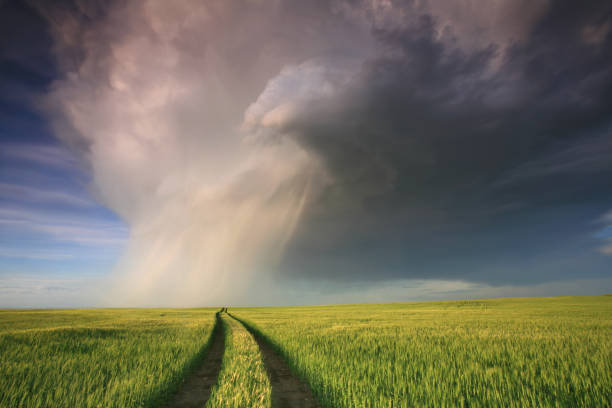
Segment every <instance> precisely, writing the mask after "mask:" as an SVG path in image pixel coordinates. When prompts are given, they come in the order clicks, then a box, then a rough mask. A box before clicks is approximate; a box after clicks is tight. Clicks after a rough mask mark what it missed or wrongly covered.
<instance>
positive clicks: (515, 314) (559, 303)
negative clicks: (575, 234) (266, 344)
mask: <svg viewBox="0 0 612 408" xmlns="http://www.w3.org/2000/svg"><path fill="white" fill-rule="evenodd" d="M232 313H233V314H235V315H237V316H238V317H239V318H241V319H243V320H245V321H246V322H247V323H248V324H249V325H251V326H252V327H254V328H255V329H256V330H258V331H259V332H260V333H261V334H263V335H264V336H266V337H267V338H268V339H269V340H270V342H271V343H273V345H274V346H275V347H276V348H277V349H278V350H279V352H280V353H281V354H283V355H284V356H285V358H286V359H287V361H288V362H289V363H290V365H292V368H293V369H294V371H295V372H296V373H297V374H298V375H299V376H301V377H302V378H304V379H306V380H307V382H308V383H309V384H310V385H311V387H312V388H313V392H314V393H315V394H316V395H317V396H318V398H319V399H320V401H321V403H322V404H323V405H324V406H326V407H345V408H359V407H413V406H417V407H444V406H447V407H455V406H470V407H492V406H495V407H575V406H583V407H609V406H612V298H611V297H606V296H600V297H565V298H543V299H494V300H477V301H461V302H456V301H455V302H431V303H402V304H379V305H355V306H319V307H287V308H258V309H253V308H236V309H232Z"/></svg>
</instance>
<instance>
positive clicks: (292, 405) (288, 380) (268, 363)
mask: <svg viewBox="0 0 612 408" xmlns="http://www.w3.org/2000/svg"><path fill="white" fill-rule="evenodd" d="M228 315H229V316H230V317H232V318H234V319H236V320H238V321H239V322H240V323H242V324H243V325H244V327H246V329H247V330H248V331H249V332H250V333H251V334H252V335H253V337H254V338H255V341H256V342H257V345H258V346H259V350H260V351H261V354H262V356H263V361H264V366H265V367H266V371H267V372H268V378H269V379H270V384H272V407H273V408H320V407H321V405H320V404H319V403H318V401H317V400H316V398H315V397H314V395H313V394H312V391H311V390H310V388H309V387H308V385H307V384H306V383H304V382H303V381H301V380H300V379H299V378H297V377H296V376H294V375H293V374H292V373H291V370H290V369H289V366H287V364H286V363H285V361H284V360H283V358H282V357H281V356H280V355H279V354H277V353H276V351H274V349H273V348H272V347H271V346H270V345H268V343H267V342H266V341H265V340H263V339H262V338H261V337H260V336H259V335H257V333H255V332H254V331H253V330H251V328H250V327H249V326H247V325H246V324H244V323H243V322H242V321H241V320H240V319H237V318H236V317H234V316H232V315H231V314H229V313H228Z"/></svg>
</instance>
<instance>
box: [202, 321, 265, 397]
mask: <svg viewBox="0 0 612 408" xmlns="http://www.w3.org/2000/svg"><path fill="white" fill-rule="evenodd" d="M221 319H222V322H223V326H224V328H225V354H224V355H223V363H222V366H221V373H220V374H219V380H218V383H217V384H218V385H217V386H216V387H214V388H213V391H212V395H211V397H210V400H209V401H208V404H207V405H206V407H208V408H213V407H214V408H217V407H218V408H243V407H253V408H264V407H270V404H271V399H270V394H271V391H272V389H271V387H270V381H269V380H268V377H267V375H266V370H265V368H264V365H263V361H262V357H261V353H260V351H259V348H258V347H257V343H255V340H254V339H253V337H252V336H251V334H250V333H249V332H248V331H247V330H246V329H245V328H244V327H243V326H242V325H241V324H240V323H238V322H237V321H236V320H235V319H232V318H231V317H229V316H228V315H227V314H225V313H223V314H221Z"/></svg>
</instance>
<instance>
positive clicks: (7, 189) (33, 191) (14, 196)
mask: <svg viewBox="0 0 612 408" xmlns="http://www.w3.org/2000/svg"><path fill="white" fill-rule="evenodd" d="M0 198H5V199H11V200H19V201H28V202H35V203H41V204H49V203H51V204H64V205H68V206H76V207H93V206H95V205H96V203H95V202H94V201H92V200H91V199H90V198H88V197H84V196H83V195H80V194H78V193H74V192H67V191H58V190H49V189H46V188H39V187H33V186H27V185H20V184H10V183H1V182H0Z"/></svg>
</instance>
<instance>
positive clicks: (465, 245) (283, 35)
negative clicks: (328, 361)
mask: <svg viewBox="0 0 612 408" xmlns="http://www.w3.org/2000/svg"><path fill="white" fill-rule="evenodd" d="M611 50H612V3H610V2H609V1H605V0H599V1H589V0H587V1H581V2H576V1H565V0H536V1H534V0H530V1H526V0H519V1H517V0H495V1H475V0H406V1H404V0H363V1H360V0H354V1H352V0H313V1H307V2H305V1H298V0H267V1H262V0H206V1H202V0H176V1H172V2H168V1H165V0H134V1H130V2H124V1H108V2H107V1H93V0H92V1H89V0H60V1H54V2H48V1H43V0H22V1H17V0H0V307H28V308H29V307H100V306H173V307H184V306H212V305H216V306H218V305H284V304H287V305H292V304H330V303H361V302H387V301H420V300H438V299H471V298H482V297H498V296H560V295H599V294H604V293H610V292H612V188H611V184H610V182H611V181H612V51H611Z"/></svg>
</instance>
